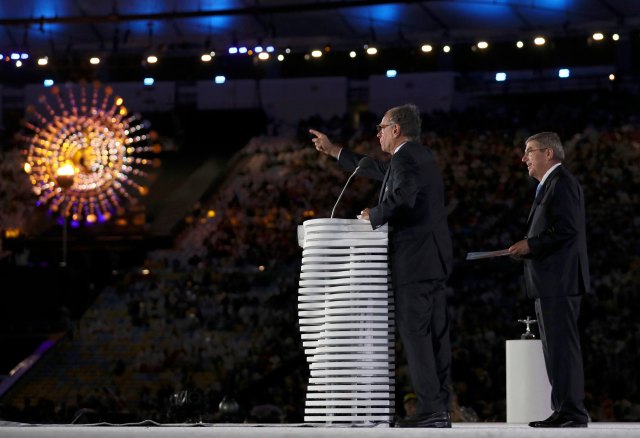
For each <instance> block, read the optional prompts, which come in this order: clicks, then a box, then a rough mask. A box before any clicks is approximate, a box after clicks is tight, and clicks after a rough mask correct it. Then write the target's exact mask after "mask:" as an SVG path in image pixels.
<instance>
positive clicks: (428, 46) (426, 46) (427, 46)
mask: <svg viewBox="0 0 640 438" xmlns="http://www.w3.org/2000/svg"><path fill="white" fill-rule="evenodd" d="M420 50H422V51H423V52H424V53H429V52H431V51H433V46H432V45H431V44H424V45H423V46H422V47H420Z"/></svg>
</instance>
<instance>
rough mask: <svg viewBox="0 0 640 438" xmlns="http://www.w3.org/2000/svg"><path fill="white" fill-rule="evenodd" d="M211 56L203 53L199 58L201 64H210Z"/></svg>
mask: <svg viewBox="0 0 640 438" xmlns="http://www.w3.org/2000/svg"><path fill="white" fill-rule="evenodd" d="M211 59H212V58H211V55H210V54H209V53H205V54H203V55H202V56H201V57H200V60H201V61H202V62H210V61H211Z"/></svg>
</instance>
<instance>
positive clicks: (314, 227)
mask: <svg viewBox="0 0 640 438" xmlns="http://www.w3.org/2000/svg"><path fill="white" fill-rule="evenodd" d="M298 240H299V243H300V246H301V247H302V248H303V252H302V268H301V273H300V287H299V294H298V315H299V321H300V332H301V336H302V341H303V347H304V350H305V354H306V356H307V361H308V363H309V371H310V378H309V385H308V387H307V397H306V404H305V416H304V420H305V421H306V422H326V423H340V422H343V423H372V422H373V423H378V422H380V423H388V422H390V421H391V419H392V417H393V414H394V404H395V403H394V393H395V387H394V376H395V369H394V351H395V348H394V328H395V323H394V317H393V315H394V310H393V293H392V289H391V280H390V276H389V269H388V260H387V243H388V239H387V227H386V226H384V227H381V228H379V229H377V230H375V231H374V230H372V229H371V224H370V223H369V222H368V221H363V220H358V219H311V220H308V221H305V222H304V224H303V225H301V226H300V227H299V229H298Z"/></svg>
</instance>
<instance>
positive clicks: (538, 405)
mask: <svg viewBox="0 0 640 438" xmlns="http://www.w3.org/2000/svg"><path fill="white" fill-rule="evenodd" d="M552 413H553V411H552V410H551V384H550V383H549V378H548V377H547V369H546V367H545V364H544V355H543V353H542V341H540V340H539V339H522V340H520V339H518V340H510V341H507V423H528V422H530V421H536V420H544V419H546V418H547V417H549V416H550V415H551V414H552Z"/></svg>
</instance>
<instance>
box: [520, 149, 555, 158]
mask: <svg viewBox="0 0 640 438" xmlns="http://www.w3.org/2000/svg"><path fill="white" fill-rule="evenodd" d="M545 149H549V148H537V149H527V150H525V151H524V156H525V157H526V156H528V155H531V152H535V151H544V150H545Z"/></svg>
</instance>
